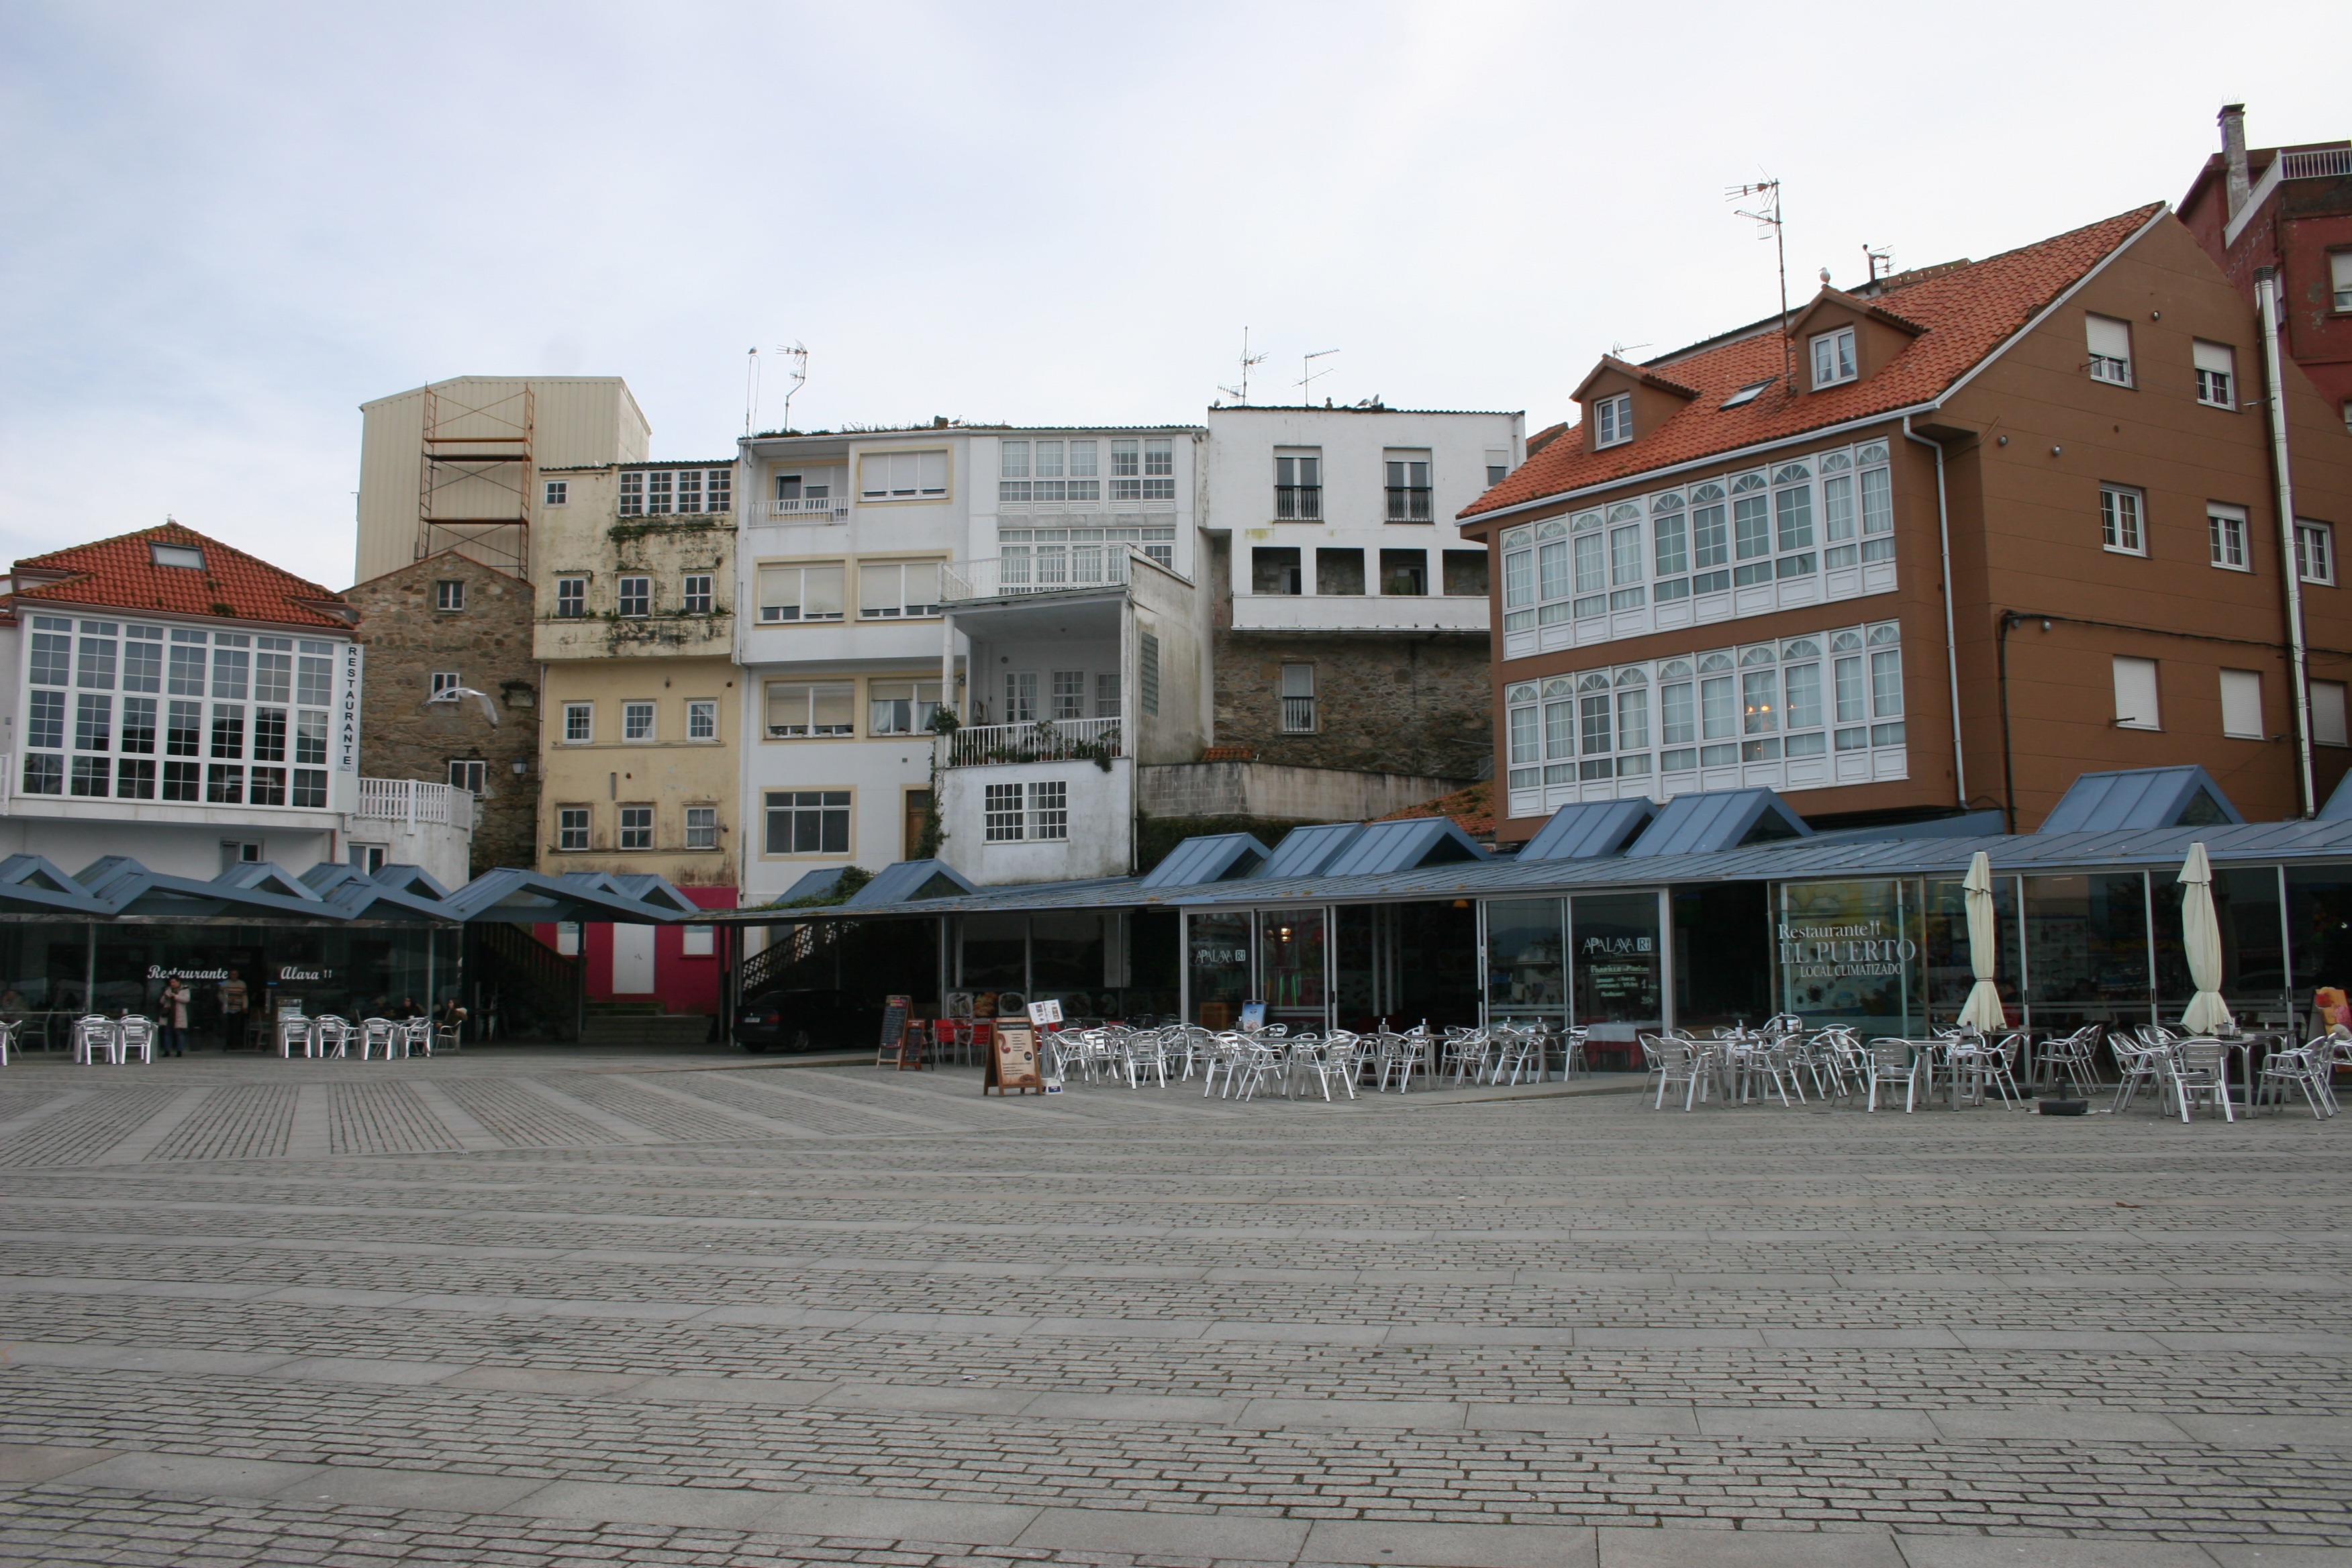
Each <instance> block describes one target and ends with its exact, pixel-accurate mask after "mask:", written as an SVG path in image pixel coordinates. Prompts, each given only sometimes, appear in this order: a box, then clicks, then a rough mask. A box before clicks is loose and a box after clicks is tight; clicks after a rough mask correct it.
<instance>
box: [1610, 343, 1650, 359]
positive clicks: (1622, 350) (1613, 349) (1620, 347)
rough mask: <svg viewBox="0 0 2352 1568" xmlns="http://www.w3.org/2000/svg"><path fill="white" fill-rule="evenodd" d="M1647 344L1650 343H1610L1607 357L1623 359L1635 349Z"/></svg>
mask: <svg viewBox="0 0 2352 1568" xmlns="http://www.w3.org/2000/svg"><path fill="white" fill-rule="evenodd" d="M1649 346H1650V345H1649V344H1647V343H1611V344H1610V345H1609V357H1610V358H1612V359H1623V358H1624V357H1625V356H1626V355H1627V354H1629V353H1633V351H1634V350H1635V349H1645V348H1648V347H1649Z"/></svg>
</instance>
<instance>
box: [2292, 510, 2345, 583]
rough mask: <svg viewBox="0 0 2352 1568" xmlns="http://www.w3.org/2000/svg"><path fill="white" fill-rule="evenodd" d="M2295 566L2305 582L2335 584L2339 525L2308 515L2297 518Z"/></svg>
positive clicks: (2295, 521)
mask: <svg viewBox="0 0 2352 1568" xmlns="http://www.w3.org/2000/svg"><path fill="white" fill-rule="evenodd" d="M2294 570H2295V574H2296V575H2297V576H2298V577H2300V578H2302V579H2303V581H2305V582H2306V583H2311V584H2316V585H2318V586H2320V587H2323V588H2333V587H2334V586H2336V529H2335V526H2334V525H2333V524H2331V523H2325V522H2315V521H2312V520H2311V519H2310V518H2307V517H2298V518H2296V519H2295V520H2294Z"/></svg>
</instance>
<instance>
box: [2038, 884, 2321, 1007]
mask: <svg viewBox="0 0 2352 1568" xmlns="http://www.w3.org/2000/svg"><path fill="white" fill-rule="evenodd" d="M2178 876H2179V873H2178V872H2177V871H2173V870H2164V871H2158V872H2157V873H2155V874H2154V875H2153V876H2152V877H2151V878H2150V885H2149V893H2150V898H2149V900H2148V912H2149V922H2148V923H2149V926H2150V928H2151V929H2150V934H2151V935H2152V936H2153V937H2154V939H2155V940H2154V949H2155V958H2156V1005H2157V1011H2158V1015H2159V1016H2163V1017H2167V1018H2171V1017H2176V1016H2179V1013H2180V1011H2181V1010H2182V1009H2183V1008H2185V1007H2187V1006H2188V1005H2189V998H2190V997H2192V996H2194V995H2195V994H2197V986H2196V983H2195V982H2194V981H2192V980H2191V979H2190V978H2189V954H2188V946H2187V943H2186V942H2185V941H2184V939H2183V936H2182V931H2181V914H2180V909H2181V900H2182V898H2183V896H2184V894H2185V893H2186V891H2187V889H2184V888H2183V887H2182V886H2181V885H2180V883H2179V880H2178ZM2213 921H2214V927H2215V930H2216V931H2217V932H2218V934H2219V935H2220V937H2221V991H2222V994H2223V995H2224V996H2225V997H2226V998H2227V999H2228V1001H2229V1005H2230V1007H2231V1011H2232V1012H2234V1013H2236V1014H2237V1016H2238V1018H2239V1021H2240V1022H2242V1023H2243V1024H2246V1025H2248V1026H2252V1024H2253V1023H2254V1022H2255V1021H2256V1019H2257V1017H2258V1016H2259V1015H2261V1014H2264V1013H2276V1012H2279V1011H2282V1010H2284V1008H2285V1007H2286V1006H2287V1005H2288V1002H2289V994H2288V989H2287V978H2286V951H2285V929H2284V925H2283V924H2282V922H2281V920H2280V910H2279V868H2277V867H2275V866H2229V867H2223V866H2217V867H2215V868H2213ZM2320 984H2324V985H2332V984H2340V982H2339V981H2334V980H2328V981H2322V982H2320ZM2310 1004H2311V997H2310V994H2309V993H2308V992H2305V993H2303V994H2302V1005H2305V1006H2306V1007H2307V1006H2309V1005H2310ZM2036 1021H2037V1022H2039V1020H2038V1019H2037V1020H2036Z"/></svg>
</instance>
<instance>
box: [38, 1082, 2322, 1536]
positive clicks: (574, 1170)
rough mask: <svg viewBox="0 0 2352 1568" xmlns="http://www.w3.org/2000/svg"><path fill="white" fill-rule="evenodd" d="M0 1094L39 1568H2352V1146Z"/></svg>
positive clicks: (1093, 1093)
mask: <svg viewBox="0 0 2352 1568" xmlns="http://www.w3.org/2000/svg"><path fill="white" fill-rule="evenodd" d="M978 1088H979V1086H978V1082H977V1079H976V1075H974V1074H972V1073H971V1072H969V1071H954V1070H950V1071H944V1072H940V1073H934V1074H925V1075H898V1074H887V1073H877V1072H876V1071H874V1070H873V1069H872V1068H866V1067H855V1066H848V1065H841V1064H835V1065H823V1064H814V1063H796V1064H786V1063H783V1062H781V1061H762V1062H760V1063H757V1064H753V1063H750V1062H747V1061H746V1059H745V1058H740V1057H734V1058H730V1057H726V1056H722V1055H717V1054H709V1055H694V1054H677V1053H673V1054H667V1055H658V1056H656V1055H653V1054H633V1053H626V1052H621V1053H612V1052H603V1053H600V1052H569V1051H556V1050H546V1051H539V1052H532V1051H525V1050H509V1051H493V1052H475V1053H468V1054H467V1055H466V1056H464V1057H461V1058H436V1059H432V1060H415V1061H402V1062H397V1063H380V1062H379V1063H365V1064H362V1063H356V1062H327V1063H320V1062H287V1061H279V1060H275V1059H267V1060H258V1061H257V1060H250V1059H228V1058H217V1057H197V1058H187V1059H185V1060H172V1061H166V1062H162V1063H157V1064H155V1065H154V1066H153V1067H152V1068H71V1067H68V1066H66V1065H64V1064H62V1063H58V1062H53V1061H45V1060H41V1059H38V1058H34V1059H30V1060H20V1061H18V1062H16V1063H12V1064H11V1065H10V1066H9V1067H8V1068H6V1069H5V1073H0V1169H5V1171H6V1172H7V1176H6V1180H5V1185H0V1310H5V1313H6V1317H5V1323H6V1327H5V1330H0V1332H5V1334H6V1335H7V1336H9V1337H8V1339H7V1340H6V1341H5V1342H0V1562H7V1563H20V1562H22V1563H59V1564H64V1563H194V1562H203V1563H254V1564H262V1563H271V1564H275V1563H289V1564H290V1563H351V1564H375V1563H500V1564H516V1565H518V1568H559V1565H561V1568H569V1565H572V1564H586V1563H614V1562H620V1563H760V1564H769V1563H776V1564H789V1563H894V1564H907V1565H909V1568H931V1565H940V1568H968V1565H971V1568H976V1565H982V1564H986V1565H990V1568H1010V1565H1012V1564H1017V1563H1048V1564H1063V1563H1067V1564H1073V1565H1076V1564H1088V1565H1100V1568H1122V1565H1126V1564H1136V1565H1141V1568H1215V1565H1218V1564H1227V1563H1230V1564H1235V1565H1245V1564H1246V1565H1255V1564H1268V1565H1287V1564H1300V1563H1309V1564H1312V1563H1331V1564H1348V1565H1355V1564H1363V1565H1370V1564H1381V1565H1385V1568H1416V1565H1418V1568H1520V1565H1522V1564H1525V1565H1528V1568H1553V1565H1556V1564H1557V1565H1568V1564H1575V1565H1578V1568H1667V1565H1675V1564H1685V1563H1687V1564H1697V1565H1699V1568H1714V1565H1717V1564H1721V1565H1724V1568H1778V1565H1780V1564H1790V1565H1797V1564H1802V1565H1805V1568H1814V1565H1822V1568H1845V1565H1848V1564H1852V1565H1854V1568H1881V1565H1884V1568H1990V1565H1991V1564H1997V1563H1999V1564H2011V1563H2016V1564H2054V1565H2058V1568H2066V1565H2070V1564H2082V1565H2106V1564H2113V1565H2115V1568H2126V1565H2127V1568H2173V1565H2175V1564H2179V1565H2182V1568H2189V1565H2192V1564H2193V1565H2196V1568H2216V1565H2228V1568H2352V1310H2347V1308H2352V1241H2348V1239H2347V1219H2346V1199H2347V1196H2352V1181H2348V1180H2347V1175H2346V1168H2347V1167H2346V1160H2345V1151H2346V1147H2347V1145H2346V1140H2347V1138H2352V1118H2347V1119H2346V1120H2345V1121H2342V1122H2340V1123H2336V1124H2332V1125H2323V1124H2318V1123H2315V1122H2313V1121H2311V1120H2309V1119H2308V1118H2307V1117H2305V1118H2302V1119H2297V1118H2295V1117H2293V1116H2258V1117H2256V1118H2254V1119H2252V1120H2251V1121H2245V1122H2242V1123H2240V1124H2238V1125H2236V1126H2226V1125H2216V1124H2212V1123H2210V1122H2202V1121H2200V1123H2198V1124H2197V1125H2194V1126H2189V1127H2183V1126H2181V1125H2180V1124H2179V1123H2178V1122H2177V1121H2175V1122H2167V1121H2161V1120H2159V1119H2158V1118H2157V1117H2155V1116H2154V1115H2152V1114H2144V1113H2135V1114H2129V1115H2126V1116H2123V1117H2112V1118H2111V1117H2091V1118H2085V1119H2083V1120H2079V1121H2043V1120H2042V1119H2040V1118H2038V1117H2032V1116H2029V1115H2023V1114H2015V1115H2012V1114H2009V1113H2005V1112H2002V1111H2000V1110H1998V1109H1992V1110H1968V1111H1962V1112H1958V1113H1953V1112H1950V1111H1932V1112H1925V1113H1922V1114H1919V1115H1916V1116H1909V1117H1906V1116H1902V1115H1898V1114H1894V1113H1885V1114H1880V1115H1876V1116H1869V1115H1864V1114H1863V1113H1861V1112H1859V1111H1858V1110H1852V1109H1848V1108H1843V1107H1840V1108H1834V1109H1832V1108H1822V1107H1814V1108H1809V1109H1806V1110H1796V1111H1782V1110H1768V1109H1765V1108H1761V1107H1754V1108H1745V1109H1739V1110H1728V1109H1720V1108H1718V1109H1717V1110H1710V1111H1706V1112H1702V1113H1699V1114H1694V1115H1688V1116H1685V1115H1680V1114H1675V1113H1671V1112H1669V1113H1665V1114H1658V1113H1654V1112H1652V1111H1650V1110H1646V1109H1645V1108H1643V1106H1642V1104H1641V1103H1640V1102H1639V1101H1638V1100H1637V1099H1635V1098H1634V1097H1633V1096H1630V1095H1624V1094H1599V1095H1578V1096H1573V1097H1545V1098H1506V1099H1501V1100H1494V1099H1488V1098H1485V1097H1482V1096H1478V1095H1474V1094H1467V1093H1461V1094H1452V1095H1448V1094H1443V1093H1441V1094H1432V1095H1426V1096H1422V1095H1416V1096H1413V1097H1411V1098H1400V1097H1396V1096H1386V1097H1368V1098H1366V1099H1364V1100H1359V1101H1357V1102H1356V1103H1354V1104H1344V1103H1343V1104H1339V1105H1328V1106H1327V1105H1324V1104H1322V1103H1320V1102H1319V1101H1318V1102H1313V1103H1298V1104H1291V1103H1283V1102H1279V1101H1266V1102H1258V1103H1253V1104H1248V1105H1236V1104H1234V1103H1231V1102H1227V1101H1221V1100H1203V1099H1202V1098H1201V1097H1200V1095H1199V1093H1198V1090H1197V1089H1192V1088H1186V1087H1183V1086H1181V1085H1180V1086H1177V1087H1175V1088H1171V1089H1167V1090H1164V1091H1162V1090H1157V1089H1146V1090H1141V1091H1133V1092H1130V1091H1126V1090H1118V1089H1086V1088H1073V1089H1072V1090H1071V1091H1070V1092H1068V1093H1066V1094H1063V1095H1059V1096H1055V1097H1052V1098H1051V1099H1037V1098H1029V1099H1011V1100H998V1099H994V1098H989V1099H983V1098H982V1097H981V1095H980V1094H979V1092H978Z"/></svg>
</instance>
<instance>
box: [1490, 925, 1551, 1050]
mask: <svg viewBox="0 0 2352 1568" xmlns="http://www.w3.org/2000/svg"><path fill="white" fill-rule="evenodd" d="M1561 914H1562V910H1561V906H1560V900H1558V899H1496V900H1489V901H1488V903H1487V904H1486V1005H1487V1007H1488V1009H1489V1010H1491V1011H1492V1012H1494V1013H1495V1014H1496V1015H1497V1016H1511V1017H1528V1016H1541V1017H1547V1018H1550V1019H1552V1020H1553V1021H1554V1023H1555V1024H1556V1025H1557V1024H1560V1023H1564V1022H1565V1021H1566V1017H1567V1014H1568V960H1567V937H1566V935H1565V933H1564V931H1563V930H1562V928H1561V925H1560V920H1561Z"/></svg>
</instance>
